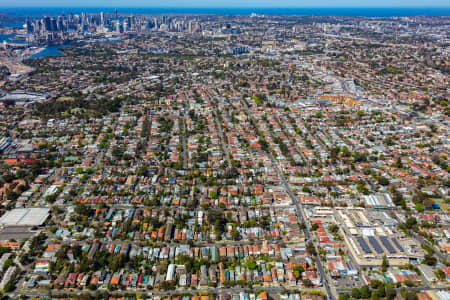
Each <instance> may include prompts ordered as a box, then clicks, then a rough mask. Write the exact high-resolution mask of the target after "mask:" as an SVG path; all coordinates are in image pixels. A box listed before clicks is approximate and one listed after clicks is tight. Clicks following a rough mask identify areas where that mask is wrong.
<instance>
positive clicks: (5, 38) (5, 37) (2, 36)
mask: <svg viewBox="0 0 450 300" xmlns="http://www.w3.org/2000/svg"><path fill="white" fill-rule="evenodd" d="M14 36H15V35H14V34H0V43H3V41H7V42H8V43H14V44H26V42H25V41H23V40H12V39H11V38H13V37H14Z"/></svg>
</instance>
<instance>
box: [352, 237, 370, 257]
mask: <svg viewBox="0 0 450 300" xmlns="http://www.w3.org/2000/svg"><path fill="white" fill-rule="evenodd" d="M356 240H357V241H358V243H359V245H360V246H361V248H362V249H363V250H364V252H366V253H372V249H370V247H369V245H367V243H366V241H365V240H364V239H363V238H362V237H361V236H357V237H356Z"/></svg>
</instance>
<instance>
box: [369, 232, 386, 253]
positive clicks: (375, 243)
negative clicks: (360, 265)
mask: <svg viewBox="0 0 450 300" xmlns="http://www.w3.org/2000/svg"><path fill="white" fill-rule="evenodd" d="M369 242H370V243H371V244H372V247H373V249H375V251H377V253H379V254H381V253H383V252H384V251H383V249H382V248H381V246H380V244H379V243H378V241H377V240H376V239H375V238H374V237H373V236H369Z"/></svg>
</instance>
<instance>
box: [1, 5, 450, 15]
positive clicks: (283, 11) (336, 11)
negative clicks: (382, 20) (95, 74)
mask: <svg viewBox="0 0 450 300" xmlns="http://www.w3.org/2000/svg"><path fill="white" fill-rule="evenodd" d="M117 9H118V12H119V13H134V14H218V15H249V14H251V13H257V14H267V15H315V16H354V17H356V16H361V17H395V16H397V17H401V16H449V15H450V7H441V8H439V7H407V8H400V7H388V8H383V7H374V8H369V7H364V8H362V7H359V8H342V7H339V8H326V7H323V8H312V7H311V8H180V7H171V8H169V7H167V8H164V7H161V8H126V7H118V8H117ZM0 10H2V11H4V12H7V13H8V14H12V15H16V16H21V17H24V16H42V15H60V14H62V13H65V14H67V13H69V12H72V13H75V14H79V13H81V12H86V13H100V12H102V11H103V12H105V13H113V12H114V7H98V8H95V7H86V8H82V7H74V8H70V7H60V8H58V7H49V8H45V7H34V8H21V7H18V8H11V7H9V8H0Z"/></svg>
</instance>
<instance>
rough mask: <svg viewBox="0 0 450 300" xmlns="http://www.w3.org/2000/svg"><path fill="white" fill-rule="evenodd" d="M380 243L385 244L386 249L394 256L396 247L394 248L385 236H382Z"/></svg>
mask: <svg viewBox="0 0 450 300" xmlns="http://www.w3.org/2000/svg"><path fill="white" fill-rule="evenodd" d="M380 241H381V242H382V243H383V245H384V248H386V249H387V251H389V253H391V254H393V253H395V252H396V251H395V249H394V247H392V245H391V243H390V242H389V240H388V239H387V237H385V236H380Z"/></svg>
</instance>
